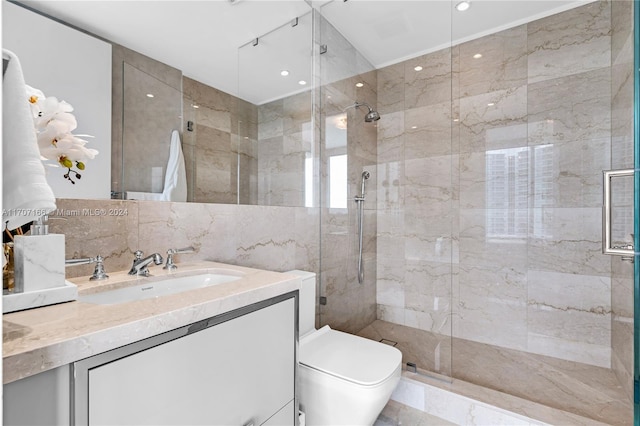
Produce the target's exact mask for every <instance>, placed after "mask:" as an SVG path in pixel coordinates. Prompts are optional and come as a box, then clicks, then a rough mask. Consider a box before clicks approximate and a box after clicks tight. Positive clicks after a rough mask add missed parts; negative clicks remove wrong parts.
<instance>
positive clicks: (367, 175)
mask: <svg viewBox="0 0 640 426" xmlns="http://www.w3.org/2000/svg"><path fill="white" fill-rule="evenodd" d="M370 177H371V173H369V172H368V171H366V170H365V171H364V172H362V185H361V187H360V197H361V198H362V199H364V181H365V180H367V179H369V178H370Z"/></svg>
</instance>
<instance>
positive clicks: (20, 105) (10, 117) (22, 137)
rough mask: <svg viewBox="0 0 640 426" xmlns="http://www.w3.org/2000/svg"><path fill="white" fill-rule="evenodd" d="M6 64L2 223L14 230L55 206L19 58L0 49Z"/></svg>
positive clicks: (3, 120)
mask: <svg viewBox="0 0 640 426" xmlns="http://www.w3.org/2000/svg"><path fill="white" fill-rule="evenodd" d="M2 57H3V59H8V60H9V64H8V65H7V69H6V71H5V73H4V76H3V82H2V90H3V94H2V179H3V182H2V183H3V188H2V208H3V210H4V214H3V218H2V220H3V222H5V223H7V222H8V223H7V228H9V229H15V228H17V227H19V226H22V225H24V224H26V223H29V222H32V221H34V220H35V219H37V218H39V217H40V216H43V215H45V214H47V213H49V212H50V211H52V210H55V208H56V199H55V196H54V195H53V190H52V189H51V187H50V186H49V184H48V183H47V180H46V178H45V171H44V166H43V165H42V161H40V150H39V149H38V141H37V139H36V130H35V126H34V124H33V117H32V115H31V109H30V108H29V102H28V99H27V91H26V88H25V83H24V76H23V74H22V67H21V66H20V61H19V60H18V57H17V56H16V55H15V54H14V53H13V52H11V51H9V50H6V49H2Z"/></svg>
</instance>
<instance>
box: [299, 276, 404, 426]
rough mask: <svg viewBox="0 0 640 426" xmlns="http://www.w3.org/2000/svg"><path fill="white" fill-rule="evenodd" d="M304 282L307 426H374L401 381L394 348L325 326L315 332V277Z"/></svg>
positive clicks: (302, 393)
mask: <svg viewBox="0 0 640 426" xmlns="http://www.w3.org/2000/svg"><path fill="white" fill-rule="evenodd" d="M290 273H292V274H297V275H299V276H301V278H302V286H301V288H300V305H299V309H300V320H299V330H300V346H299V353H298V377H299V381H298V383H299V386H300V388H299V392H298V394H299V397H300V410H301V411H302V412H304V413H305V420H306V425H311V426H312V425H323V426H335V425H352V426H353V425H372V424H373V422H375V420H376V418H377V417H378V415H379V414H380V412H381V411H382V409H383V408H384V406H385V405H386V404H387V402H388V401H389V398H390V397H391V393H392V392H393V390H394V389H395V387H396V385H397V384H398V381H399V380H400V373H401V362H402V354H401V353H400V351H399V350H398V349H396V348H394V347H391V346H388V345H385V344H383V343H379V342H375V341H373V340H369V339H365V338H362V337H359V336H354V335H352V334H348V333H343V332H340V331H337V330H332V329H331V328H329V326H324V327H322V328H321V329H319V330H316V329H315V306H316V305H315V298H316V276H315V274H313V273H310V272H304V271H291V272H290Z"/></svg>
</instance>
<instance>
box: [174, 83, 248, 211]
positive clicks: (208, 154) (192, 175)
mask: <svg viewBox="0 0 640 426" xmlns="http://www.w3.org/2000/svg"><path fill="white" fill-rule="evenodd" d="M183 109H184V115H183V117H184V118H183V129H184V131H183V141H182V145H183V152H184V156H185V163H186V164H187V168H186V169H187V181H188V183H189V184H188V185H187V187H188V196H187V200H188V201H194V202H198V203H236V202H237V201H238V171H239V172H240V174H241V176H242V179H240V180H241V181H242V187H243V201H246V202H247V203H248V204H249V203H250V201H251V199H252V194H251V187H250V185H248V184H249V183H250V182H251V176H252V174H253V176H255V163H256V161H257V160H256V157H257V155H256V150H255V140H256V139H255V136H256V127H257V108H256V106H255V105H253V104H251V103H249V102H246V101H243V100H241V99H238V98H236V97H235V96H232V95H230V94H228V93H225V92H222V91H220V90H218V89H215V88H213V87H210V86H207V85H205V84H203V83H200V82H198V81H196V80H192V79H190V78H187V77H185V78H184V79H183ZM189 121H190V122H191V123H192V127H191V128H192V129H193V130H192V131H189V130H188V122H189ZM239 126H242V127H239ZM240 133H243V136H240ZM244 136H246V139H245V138H244ZM241 142H242V143H241ZM240 151H241V152H242V155H239V152H240ZM239 161H240V162H241V167H240V168H239V167H238V162H239ZM253 199H254V200H255V196H254V197H253Z"/></svg>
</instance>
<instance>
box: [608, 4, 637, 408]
mask: <svg viewBox="0 0 640 426" xmlns="http://www.w3.org/2000/svg"><path fill="white" fill-rule="evenodd" d="M611 30H612V31H611V111H612V113H611V169H628V168H633V158H634V155H633V145H634V141H633V97H632V93H633V52H634V49H633V2H631V1H615V2H612V4H611ZM620 184H621V185H622V186H618V187H615V188H614V190H615V191H617V194H619V196H620V198H622V200H620V201H622V202H621V203H620V207H617V208H616V210H618V211H621V212H622V216H621V217H620V218H619V219H616V221H615V222H614V227H616V228H617V227H619V233H618V235H617V237H618V238H619V239H620V241H629V234H631V233H632V232H633V219H632V217H633V207H632V203H633V182H631V180H630V179H625V180H624V181H623V182H620ZM623 206H626V207H627V208H624V207H623ZM616 210H614V211H616ZM611 312H612V316H611V350H612V354H611V367H612V368H613V370H614V371H615V373H616V375H617V377H618V379H619V380H620V383H621V384H622V387H623V389H624V390H625V392H626V393H627V395H628V396H629V398H630V399H632V398H633V368H634V367H633V360H634V353H633V265H632V264H631V263H628V262H622V261H621V260H620V258H619V257H617V256H613V257H612V259H611ZM635 356H636V357H637V356H638V354H635Z"/></svg>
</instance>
